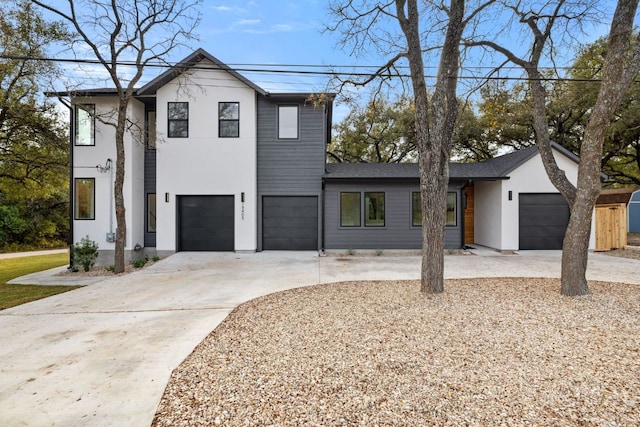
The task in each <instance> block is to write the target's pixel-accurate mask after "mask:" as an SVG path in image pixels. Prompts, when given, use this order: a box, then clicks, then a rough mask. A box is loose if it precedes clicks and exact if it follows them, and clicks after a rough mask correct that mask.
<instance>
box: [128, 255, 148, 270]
mask: <svg viewBox="0 0 640 427" xmlns="http://www.w3.org/2000/svg"><path fill="white" fill-rule="evenodd" d="M148 262H149V257H147V256H145V257H144V258H138V259H135V260H133V261H131V265H132V266H133V268H142V267H144V266H145V264H146V263H148Z"/></svg>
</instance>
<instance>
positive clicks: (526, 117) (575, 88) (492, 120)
mask: <svg viewBox="0 0 640 427" xmlns="http://www.w3.org/2000/svg"><path fill="white" fill-rule="evenodd" d="M605 56H606V39H600V40H598V41H596V42H594V43H592V44H590V45H587V46H585V47H584V48H583V49H582V50H581V51H580V52H579V53H578V55H577V57H576V58H575V60H574V63H573V65H572V69H571V70H570V72H569V75H568V77H569V79H568V80H552V81H550V82H548V83H547V84H546V87H545V89H546V91H547V98H548V103H547V120H548V122H549V134H550V137H551V139H552V140H553V141H555V142H557V143H558V144H560V145H561V146H563V147H565V148H567V149H568V150H570V151H571V152H573V153H575V154H578V155H579V154H580V147H581V146H582V138H583V135H584V130H585V127H586V125H587V122H588V120H589V118H590V116H591V110H592V108H593V106H594V105H595V103H596V99H597V97H598V91H599V89H600V82H599V81H598V79H599V78H600V77H601V76H600V73H601V70H602V66H603V58H604V57H605ZM550 77H551V76H550ZM481 94H482V101H481V102H480V103H479V104H478V114H477V116H475V120H476V122H477V124H476V129H480V130H481V131H480V133H479V134H478V133H475V134H473V133H470V134H471V135H472V136H476V137H477V136H478V135H479V137H477V138H473V137H471V138H467V142H466V143H465V142H464V141H462V143H461V144H460V145H459V146H458V150H455V149H454V152H455V154H456V155H458V156H460V157H463V158H466V159H471V160H475V159H477V153H478V152H482V150H483V144H484V146H490V145H492V144H493V147H494V151H495V149H498V148H499V149H504V148H513V149H519V148H522V147H526V146H529V145H531V144H533V143H534V142H535V137H534V131H533V122H532V120H533V119H532V117H533V113H532V104H531V98H530V95H529V92H528V88H527V86H525V85H522V84H516V85H508V82H505V81H495V82H491V84H489V85H487V86H485V87H484V88H483V89H482V91H481ZM463 119H464V118H463ZM467 120H468V121H472V120H473V119H467ZM459 121H460V120H459ZM459 126H460V123H459ZM601 166H602V170H603V172H604V173H606V174H607V175H609V176H610V177H612V178H613V179H614V180H615V182H616V185H640V85H639V84H633V85H632V86H631V89H630V90H629V92H628V93H627V95H626V96H625V98H624V99H623V101H622V103H621V105H620V107H619V109H618V112H617V114H616V115H615V117H614V120H613V123H612V124H611V126H610V127H609V131H608V133H607V136H606V138H605V142H604V148H603V153H602V162H601Z"/></svg>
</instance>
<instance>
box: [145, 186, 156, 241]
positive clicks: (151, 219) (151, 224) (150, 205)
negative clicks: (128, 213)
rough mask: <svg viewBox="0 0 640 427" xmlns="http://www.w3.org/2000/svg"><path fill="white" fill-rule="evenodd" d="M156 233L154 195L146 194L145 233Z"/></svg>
mask: <svg viewBox="0 0 640 427" xmlns="http://www.w3.org/2000/svg"><path fill="white" fill-rule="evenodd" d="M155 232H156V193H148V194H147V233H155Z"/></svg>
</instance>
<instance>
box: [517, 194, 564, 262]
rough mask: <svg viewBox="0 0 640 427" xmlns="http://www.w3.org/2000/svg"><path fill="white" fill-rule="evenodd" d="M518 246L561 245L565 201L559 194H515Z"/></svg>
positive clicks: (540, 246)
mask: <svg viewBox="0 0 640 427" xmlns="http://www.w3.org/2000/svg"><path fill="white" fill-rule="evenodd" d="M518 199H519V207H520V215H519V218H520V226H519V232H520V242H519V243H520V249H522V250H526V249H532V250H541V249H562V240H563V239H564V233H565V231H566V229H567V224H568V223H569V205H567V202H566V201H565V200H564V197H562V195H561V194H557V193H549V194H546V193H545V194H527V193H521V194H520V195H519V198H518Z"/></svg>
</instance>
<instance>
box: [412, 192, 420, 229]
mask: <svg viewBox="0 0 640 427" xmlns="http://www.w3.org/2000/svg"><path fill="white" fill-rule="evenodd" d="M411 225H413V226H414V227H421V226H422V197H420V192H419V191H414V192H412V193H411Z"/></svg>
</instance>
